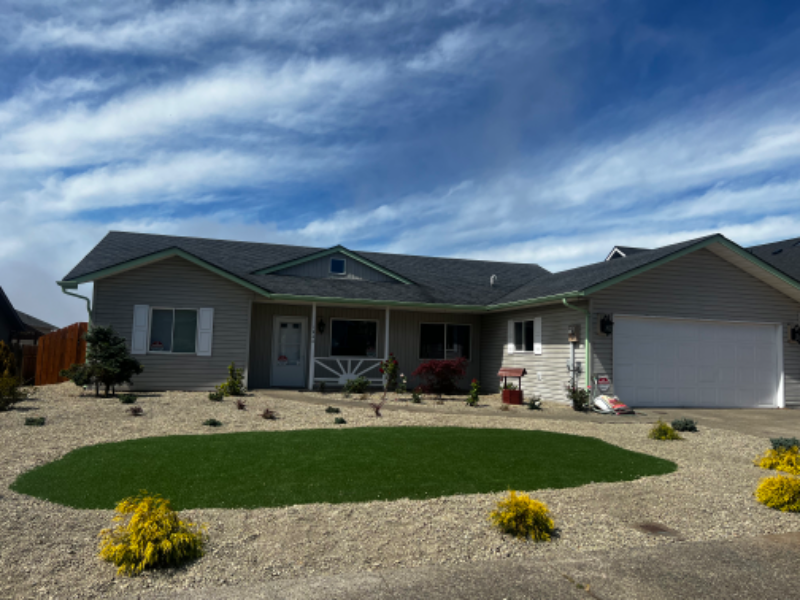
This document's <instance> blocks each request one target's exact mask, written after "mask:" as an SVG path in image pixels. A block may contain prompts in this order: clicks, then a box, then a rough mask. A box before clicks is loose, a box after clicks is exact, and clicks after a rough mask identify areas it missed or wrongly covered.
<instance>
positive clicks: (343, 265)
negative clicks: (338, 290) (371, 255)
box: [331, 258, 347, 275]
mask: <svg viewBox="0 0 800 600" xmlns="http://www.w3.org/2000/svg"><path fill="white" fill-rule="evenodd" d="M331 273H333V274H334V275H344V274H345V273H347V262H346V261H345V259H343V258H332V259H331Z"/></svg>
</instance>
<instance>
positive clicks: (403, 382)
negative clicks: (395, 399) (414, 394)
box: [395, 373, 408, 396]
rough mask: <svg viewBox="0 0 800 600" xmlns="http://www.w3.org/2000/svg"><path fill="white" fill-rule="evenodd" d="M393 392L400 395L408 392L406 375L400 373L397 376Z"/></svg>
mask: <svg viewBox="0 0 800 600" xmlns="http://www.w3.org/2000/svg"><path fill="white" fill-rule="evenodd" d="M395 393H397V394H398V395H400V396H403V395H405V394H407V393H408V377H406V376H405V375H403V374H402V373H400V376H399V377H398V378H397V388H396V389H395Z"/></svg>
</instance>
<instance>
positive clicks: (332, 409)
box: [325, 406, 342, 415]
mask: <svg viewBox="0 0 800 600" xmlns="http://www.w3.org/2000/svg"><path fill="white" fill-rule="evenodd" d="M325 412H326V413H328V414H332V415H338V414H339V413H340V412H342V411H341V410H339V409H338V408H336V407H335V406H329V407H328V408H326V409H325Z"/></svg>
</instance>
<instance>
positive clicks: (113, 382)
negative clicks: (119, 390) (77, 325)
mask: <svg viewBox="0 0 800 600" xmlns="http://www.w3.org/2000/svg"><path fill="white" fill-rule="evenodd" d="M85 337H86V362H85V363H84V364H82V365H72V366H71V367H69V368H68V369H64V370H62V371H59V375H60V376H61V377H66V378H67V379H69V380H71V381H72V382H73V383H74V384H75V385H77V386H78V387H84V386H87V385H94V393H95V395H96V396H99V395H100V386H101V385H102V386H103V388H104V391H105V395H106V396H108V395H109V391H110V392H111V393H115V392H116V387H117V386H118V385H122V384H123V383H131V378H132V377H133V376H134V375H140V374H141V373H142V372H143V371H144V368H143V367H142V365H141V364H139V361H138V360H136V359H135V358H133V357H132V356H131V355H130V353H129V352H128V346H127V342H126V341H125V338H123V337H121V336H119V335H117V333H116V332H115V331H114V328H113V327H91V328H90V329H89V331H88V332H87V333H86V335H85Z"/></svg>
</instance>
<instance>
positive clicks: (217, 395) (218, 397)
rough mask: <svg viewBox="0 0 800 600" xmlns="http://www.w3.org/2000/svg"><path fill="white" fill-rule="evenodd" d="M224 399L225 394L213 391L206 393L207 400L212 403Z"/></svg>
mask: <svg viewBox="0 0 800 600" xmlns="http://www.w3.org/2000/svg"><path fill="white" fill-rule="evenodd" d="M224 397H225V394H223V393H222V392H220V391H219V390H215V391H213V392H208V399H209V400H211V401H213V402H222V399H223V398H224Z"/></svg>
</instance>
